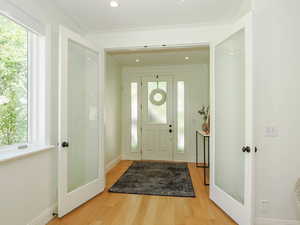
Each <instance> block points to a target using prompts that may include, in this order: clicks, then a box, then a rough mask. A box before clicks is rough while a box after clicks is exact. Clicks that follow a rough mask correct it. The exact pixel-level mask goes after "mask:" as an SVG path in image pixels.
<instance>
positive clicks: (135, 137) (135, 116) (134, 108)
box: [131, 82, 138, 150]
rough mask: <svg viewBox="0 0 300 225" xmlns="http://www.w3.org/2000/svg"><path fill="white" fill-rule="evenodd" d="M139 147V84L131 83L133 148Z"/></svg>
mask: <svg viewBox="0 0 300 225" xmlns="http://www.w3.org/2000/svg"><path fill="white" fill-rule="evenodd" d="M137 147H138V84H137V82H133V83H131V149H132V150H137Z"/></svg>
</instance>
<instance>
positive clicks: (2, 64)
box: [0, 15, 28, 146]
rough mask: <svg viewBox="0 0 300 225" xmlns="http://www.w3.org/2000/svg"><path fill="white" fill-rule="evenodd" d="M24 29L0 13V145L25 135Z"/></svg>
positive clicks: (26, 106)
mask: <svg viewBox="0 0 300 225" xmlns="http://www.w3.org/2000/svg"><path fill="white" fill-rule="evenodd" d="M27 37H28V33H27V30H26V29H25V28H24V27H22V26H20V25H18V24H16V23H15V22H13V21H12V20H10V19H8V18H6V17H4V16H1V15H0V146H3V145H11V144H16V143H26V142H27V139H28V138H27V137H28V100H27V99H28V96H27V86H28V85H27V84H28V82H27V64H28V63H27V58H28V48H27V39H28V38H27Z"/></svg>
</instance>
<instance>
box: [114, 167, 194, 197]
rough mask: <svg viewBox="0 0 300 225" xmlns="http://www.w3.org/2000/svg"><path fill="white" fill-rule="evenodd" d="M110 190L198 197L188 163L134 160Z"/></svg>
mask: <svg viewBox="0 0 300 225" xmlns="http://www.w3.org/2000/svg"><path fill="white" fill-rule="evenodd" d="M109 192H115V193H126V194H141V195H159V196H174V197H196V195H195V192H194V187H193V183H192V179H191V176H190V173H189V168H188V166H187V163H169V162H133V164H132V165H131V166H130V167H129V168H128V170H127V171H126V172H125V173H124V174H123V175H122V176H121V177H120V179H119V180H118V181H117V182H116V183H115V184H114V185H113V186H112V187H111V188H110V189H109Z"/></svg>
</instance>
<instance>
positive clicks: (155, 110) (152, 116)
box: [148, 81, 167, 124]
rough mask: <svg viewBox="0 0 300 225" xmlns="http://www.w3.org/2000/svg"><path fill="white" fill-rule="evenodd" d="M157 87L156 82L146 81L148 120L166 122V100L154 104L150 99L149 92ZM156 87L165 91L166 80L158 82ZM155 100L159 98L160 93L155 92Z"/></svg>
mask: <svg viewBox="0 0 300 225" xmlns="http://www.w3.org/2000/svg"><path fill="white" fill-rule="evenodd" d="M156 88H157V82H148V121H149V122H150V123H159V124H165V123H167V101H166V102H165V103H164V104H162V105H154V104H152V103H151V101H150V95H151V92H152V91H153V90H154V89H156ZM158 88H160V89H162V90H164V91H165V92H167V82H166V81H160V82H158ZM154 99H155V100H156V101H159V100H161V95H159V94H156V95H155V96H154Z"/></svg>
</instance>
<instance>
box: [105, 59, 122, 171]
mask: <svg viewBox="0 0 300 225" xmlns="http://www.w3.org/2000/svg"><path fill="white" fill-rule="evenodd" d="M121 86H122V85H121V66H120V65H118V63H117V62H116V61H115V60H114V59H113V58H112V57H111V56H110V55H109V54H106V73H105V111H104V126H105V137H104V146H105V165H106V167H110V164H111V163H113V162H114V161H116V160H117V159H118V158H120V156H121V110H122V108H121Z"/></svg>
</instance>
